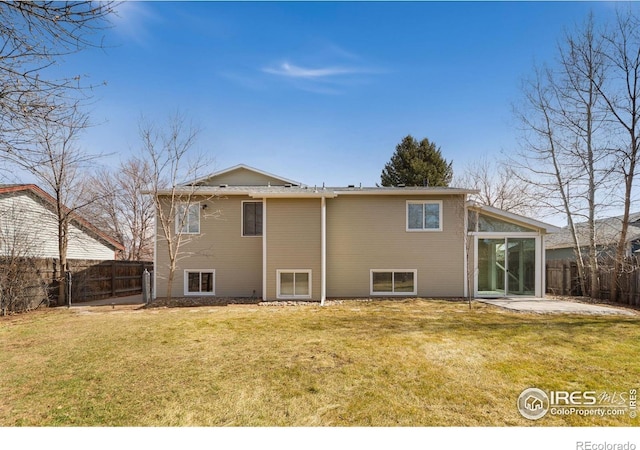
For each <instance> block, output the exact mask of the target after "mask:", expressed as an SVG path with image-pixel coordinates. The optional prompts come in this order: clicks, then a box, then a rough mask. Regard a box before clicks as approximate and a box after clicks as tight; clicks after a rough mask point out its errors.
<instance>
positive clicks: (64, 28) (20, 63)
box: [0, 1, 114, 152]
mask: <svg viewBox="0 0 640 450" xmlns="http://www.w3.org/2000/svg"><path fill="white" fill-rule="evenodd" d="M112 13H114V4H113V3H112V2H109V1H106V2H90V1H73V2H52V1H44V2H26V1H16V2H14V1H0V147H2V148H10V149H13V151H16V152H17V151H19V150H20V149H22V148H24V147H29V146H30V143H29V142H28V140H27V139H26V138H27V137H29V135H25V134H24V133H23V132H24V131H25V130H28V129H30V128H32V127H33V126H34V123H35V124H40V123H42V122H49V123H51V122H60V121H62V120H63V119H64V118H65V117H67V118H68V116H69V115H73V114H74V110H75V107H76V106H77V104H78V102H79V101H80V100H81V99H82V98H86V96H88V95H89V94H90V89H91V88H92V86H91V85H90V84H88V83H86V82H85V81H84V78H83V77H82V76H81V74H72V75H68V76H62V77H57V78H56V77H53V76H52V75H51V73H52V72H51V71H50V70H49V69H50V68H51V67H52V66H53V65H54V64H57V63H59V62H60V61H62V60H63V59H64V57H65V56H67V55H70V54H73V53H76V52H79V51H81V50H83V49H85V48H88V47H98V46H101V45H102V41H101V39H100V32H101V31H103V30H104V29H105V28H106V27H108V26H109V22H108V18H109V16H110V15H111V14H112ZM38 126H40V125H38Z"/></svg>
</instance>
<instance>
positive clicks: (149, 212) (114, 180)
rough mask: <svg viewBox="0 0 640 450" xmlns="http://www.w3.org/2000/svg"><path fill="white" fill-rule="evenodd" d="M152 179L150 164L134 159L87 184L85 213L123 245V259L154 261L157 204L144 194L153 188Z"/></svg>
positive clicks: (97, 176) (103, 171)
mask: <svg viewBox="0 0 640 450" xmlns="http://www.w3.org/2000/svg"><path fill="white" fill-rule="evenodd" d="M151 180H152V174H151V165H150V163H149V162H148V161H146V160H144V159H141V158H138V157H135V156H134V157H131V158H130V159H128V160H126V161H124V162H122V163H120V165H119V166H118V167H117V168H116V169H105V170H101V171H99V172H98V173H97V174H95V175H93V176H91V177H90V179H89V180H88V182H87V183H86V185H87V188H88V194H89V197H88V199H87V200H88V202H87V203H89V204H88V205H87V207H86V208H85V210H84V211H83V214H84V216H85V217H87V218H89V219H90V221H91V222H92V223H93V224H95V225H97V226H98V227H99V228H100V229H102V230H104V231H106V232H108V233H109V234H111V235H112V236H113V237H114V238H116V240H118V241H119V242H122V243H123V245H124V248H125V251H124V253H123V254H122V258H123V259H127V260H132V261H141V260H151V259H152V258H153V216H154V214H153V206H154V203H153V199H152V198H151V197H149V196H148V195H145V194H143V192H146V191H148V190H149V189H150V186H151V184H152V183H151ZM91 200H95V201H93V202H90V201H91Z"/></svg>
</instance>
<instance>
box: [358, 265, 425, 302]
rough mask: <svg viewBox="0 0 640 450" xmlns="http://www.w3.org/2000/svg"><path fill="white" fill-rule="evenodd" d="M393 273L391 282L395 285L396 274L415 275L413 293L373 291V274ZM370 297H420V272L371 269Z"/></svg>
mask: <svg viewBox="0 0 640 450" xmlns="http://www.w3.org/2000/svg"><path fill="white" fill-rule="evenodd" d="M386 272H391V274H392V275H391V282H392V283H393V273H394V272H411V273H413V291H412V292H393V291H391V292H379V291H376V292H374V291H373V274H374V273H386ZM369 295H371V296H376V295H378V296H380V295H382V296H403V295H404V296H409V295H418V270H417V269H371V271H370V273H369Z"/></svg>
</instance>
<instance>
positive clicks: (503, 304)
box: [476, 297, 638, 316]
mask: <svg viewBox="0 0 640 450" xmlns="http://www.w3.org/2000/svg"><path fill="white" fill-rule="evenodd" d="M476 300H477V301H479V302H481V303H486V304H489V305H494V306H498V307H500V308H505V309H510V310H513V311H520V312H531V313H538V314H588V315H621V316H635V315H638V312H636V311H634V310H631V309H626V308H618V307H615V306H607V305H596V304H589V303H581V302H575V301H567V300H554V299H546V298H536V297H521V298H499V299H488V298H477V299H476Z"/></svg>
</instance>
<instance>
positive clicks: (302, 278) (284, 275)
mask: <svg viewBox="0 0 640 450" xmlns="http://www.w3.org/2000/svg"><path fill="white" fill-rule="evenodd" d="M277 275H278V292H277V296H278V298H311V271H310V270H278V271H277Z"/></svg>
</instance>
